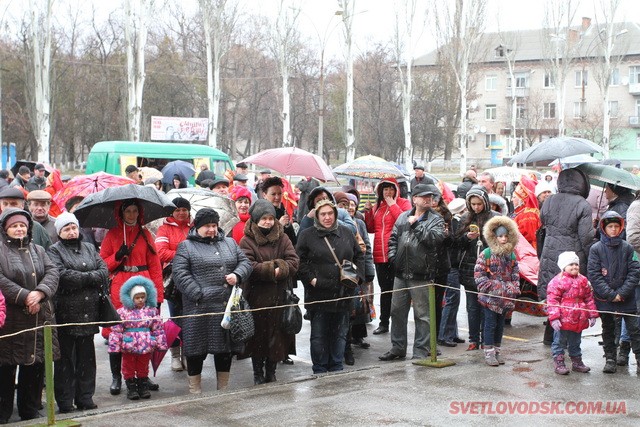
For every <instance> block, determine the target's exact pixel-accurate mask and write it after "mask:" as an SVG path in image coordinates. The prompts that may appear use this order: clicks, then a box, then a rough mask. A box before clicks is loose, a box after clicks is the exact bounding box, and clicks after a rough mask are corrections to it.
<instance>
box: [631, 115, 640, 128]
mask: <svg viewBox="0 0 640 427" xmlns="http://www.w3.org/2000/svg"><path fill="white" fill-rule="evenodd" d="M629 126H631V127H632V128H640V117H639V116H629Z"/></svg>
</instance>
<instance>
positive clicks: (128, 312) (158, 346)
mask: <svg viewBox="0 0 640 427" xmlns="http://www.w3.org/2000/svg"><path fill="white" fill-rule="evenodd" d="M118 314H120V318H121V319H122V321H123V322H122V323H119V324H117V325H115V326H113V327H112V328H111V333H110V334H109V353H133V354H146V353H151V352H152V351H153V350H167V349H168V347H167V337H166V335H165V333H164V327H163V326H162V321H161V320H160V318H158V317H156V316H157V315H158V310H157V309H155V308H151V307H144V308H140V309H130V308H127V307H121V308H119V309H118Z"/></svg>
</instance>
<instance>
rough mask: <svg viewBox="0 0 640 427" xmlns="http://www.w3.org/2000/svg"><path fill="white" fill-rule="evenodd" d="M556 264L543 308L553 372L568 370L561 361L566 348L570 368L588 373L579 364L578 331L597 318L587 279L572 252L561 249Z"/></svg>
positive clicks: (588, 369) (576, 256)
mask: <svg viewBox="0 0 640 427" xmlns="http://www.w3.org/2000/svg"><path fill="white" fill-rule="evenodd" d="M558 267H560V270H562V271H561V272H560V273H559V274H558V275H557V276H555V277H554V278H553V279H551V281H550V282H549V284H548V285H547V311H548V313H549V323H550V324H551V327H552V328H553V330H554V333H553V344H552V345H551V353H552V354H553V363H554V366H555V372H556V374H558V375H567V374H568V373H569V368H567V367H566V365H565V363H564V350H565V349H566V348H567V347H569V357H571V369H572V370H574V371H576V372H589V371H590V370H591V368H589V367H588V366H585V364H584V363H582V351H581V350H580V341H581V340H582V331H583V330H584V329H587V328H588V327H591V326H593V325H595V323H596V318H597V317H598V312H597V311H596V304H595V302H594V300H593V290H592V289H591V285H590V284H589V281H588V280H587V278H586V277H584V276H583V275H582V274H580V258H578V255H577V254H576V253H575V252H562V253H561V254H560V255H559V256H558Z"/></svg>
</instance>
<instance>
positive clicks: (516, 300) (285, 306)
mask: <svg viewBox="0 0 640 427" xmlns="http://www.w3.org/2000/svg"><path fill="white" fill-rule="evenodd" d="M429 286H438V287H441V288H445V289H451V290H454V291H458V292H466V293H472V294H476V295H487V296H491V297H494V298H500V299H504V300H510V301H515V302H525V303H528V304H534V305H540V306H549V304H547V303H546V302H541V301H533V300H528V299H527V300H523V299H519V298H510V297H502V296H496V295H491V294H488V293H484V292H479V291H472V290H467V289H465V290H461V289H460V288H456V287H453V286H449V285H443V284H439V283H426V284H424V285H417V286H412V287H411V289H416V288H418V289H419V288H425V287H429ZM407 290H408V288H404V289H394V290H389V291H381V292H371V293H366V294H359V295H353V296H348V297H339V298H333V299H327V300H320V301H309V302H304V303H302V302H301V303H298V304H284V305H276V306H270V307H260V308H251V309H247V310H236V311H234V312H235V313H245V312H249V313H251V312H260V311H266V310H277V309H282V308H287V307H295V306H300V305H304V306H312V305H316V304H326V303H332V302H339V301H345V300H351V299H355V298H362V297H374V296H376V295H384V294H393V293H395V292H405V291H407ZM552 307H559V308H567V309H570V310H581V311H589V312H591V311H596V312H597V313H598V314H613V315H621V314H624V315H625V316H630V317H636V318H640V315H638V314H633V313H619V312H615V311H606V310H590V309H588V308H581V307H571V306H563V305H553V306H552ZM222 315H224V311H223V312H209V313H199V314H188V315H181V316H167V317H163V316H157V317H154V318H153V319H159V320H161V321H165V320H169V319H171V320H175V319H187V318H198V317H209V316H222ZM127 322H137V320H118V321H113V322H102V321H98V322H86V323H64V324H60V325H41V326H36V327H33V328H29V329H23V330H21V331H18V332H14V333H11V334H6V335H2V336H0V342H1V341H2V339H5V338H10V337H15V336H17V335H20V334H23V333H28V332H35V331H38V330H40V329H44V328H45V326H51V327H52V328H66V327H71V326H104V325H117V324H119V323H127Z"/></svg>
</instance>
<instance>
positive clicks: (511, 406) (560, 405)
mask: <svg viewBox="0 0 640 427" xmlns="http://www.w3.org/2000/svg"><path fill="white" fill-rule="evenodd" d="M449 413H450V414H451V415H620V414H621V415H626V414H627V402H626V400H606V401H604V400H594V401H586V400H580V401H569V402H561V401H533V400H514V401H496V402H493V401H481V400H467V401H463V400H454V401H451V402H450V403H449Z"/></svg>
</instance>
